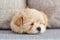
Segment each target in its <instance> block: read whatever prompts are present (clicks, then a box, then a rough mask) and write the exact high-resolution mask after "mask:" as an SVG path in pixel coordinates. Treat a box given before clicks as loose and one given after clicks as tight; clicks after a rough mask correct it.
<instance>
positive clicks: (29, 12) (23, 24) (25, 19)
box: [11, 8, 48, 33]
mask: <svg viewBox="0 0 60 40" xmlns="http://www.w3.org/2000/svg"><path fill="white" fill-rule="evenodd" d="M47 24H48V18H47V16H46V15H45V14H44V13H43V12H41V11H37V10H35V9H29V8H26V9H23V10H22V11H21V12H20V13H17V14H16V15H15V16H14V17H13V18H12V21H11V29H12V31H14V32H17V33H23V32H27V33H39V32H40V33H43V32H45V31H46V26H47Z"/></svg>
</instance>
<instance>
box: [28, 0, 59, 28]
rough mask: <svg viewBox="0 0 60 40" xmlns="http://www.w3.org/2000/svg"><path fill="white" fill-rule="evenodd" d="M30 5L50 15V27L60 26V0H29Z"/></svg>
mask: <svg viewBox="0 0 60 40" xmlns="http://www.w3.org/2000/svg"><path fill="white" fill-rule="evenodd" d="M28 6H29V7H30V8H35V9H38V10H40V11H44V12H45V13H46V14H47V15H48V18H49V22H48V23H49V24H48V27H49V28H60V0H28Z"/></svg>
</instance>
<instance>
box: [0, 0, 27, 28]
mask: <svg viewBox="0 0 60 40" xmlns="http://www.w3.org/2000/svg"><path fill="white" fill-rule="evenodd" d="M25 6H26V0H0V28H2V29H8V28H9V25H10V21H11V18H12V17H13V15H14V14H15V13H17V12H18V11H20V10H21V9H23V8H25Z"/></svg>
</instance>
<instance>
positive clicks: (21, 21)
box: [14, 16, 23, 26]
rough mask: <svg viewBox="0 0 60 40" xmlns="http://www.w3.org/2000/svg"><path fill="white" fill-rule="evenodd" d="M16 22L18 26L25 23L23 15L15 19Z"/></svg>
mask: <svg viewBox="0 0 60 40" xmlns="http://www.w3.org/2000/svg"><path fill="white" fill-rule="evenodd" d="M14 24H15V25H16V26H20V25H22V24H23V17H22V16H21V17H18V18H16V20H15V21H14Z"/></svg>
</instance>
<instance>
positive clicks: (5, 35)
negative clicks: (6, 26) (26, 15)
mask: <svg viewBox="0 0 60 40" xmlns="http://www.w3.org/2000/svg"><path fill="white" fill-rule="evenodd" d="M1 39H2V40H60V29H47V31H46V32H45V33H43V34H34V35H29V34H16V33H14V32H12V31H11V30H10V31H9V30H0V40H1Z"/></svg>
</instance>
